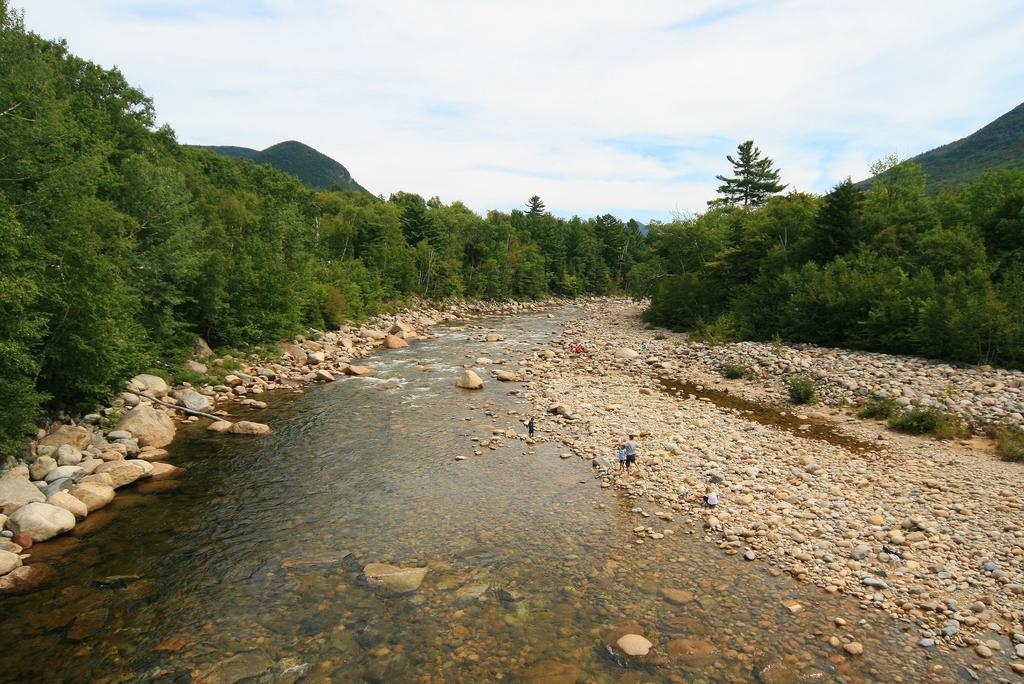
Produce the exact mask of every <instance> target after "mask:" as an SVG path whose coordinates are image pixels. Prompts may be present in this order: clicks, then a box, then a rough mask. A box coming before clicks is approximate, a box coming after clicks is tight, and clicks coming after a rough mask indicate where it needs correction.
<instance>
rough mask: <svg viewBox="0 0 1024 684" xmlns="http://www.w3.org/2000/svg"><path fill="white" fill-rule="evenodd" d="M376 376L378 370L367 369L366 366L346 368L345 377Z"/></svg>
mask: <svg viewBox="0 0 1024 684" xmlns="http://www.w3.org/2000/svg"><path fill="white" fill-rule="evenodd" d="M376 374H377V371H376V370H374V369H373V368H367V367H366V366H347V367H346V368H345V375H353V376H355V377H357V378H365V377H368V376H371V375H376Z"/></svg>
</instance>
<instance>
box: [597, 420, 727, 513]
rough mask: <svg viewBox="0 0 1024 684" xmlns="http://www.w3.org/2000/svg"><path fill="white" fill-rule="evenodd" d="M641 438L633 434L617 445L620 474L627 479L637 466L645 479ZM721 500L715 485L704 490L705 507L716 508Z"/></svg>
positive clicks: (710, 485)
mask: <svg viewBox="0 0 1024 684" xmlns="http://www.w3.org/2000/svg"><path fill="white" fill-rule="evenodd" d="M639 437H640V435H638V434H637V433H635V432H631V433H630V434H629V439H627V440H625V441H624V442H619V443H618V444H616V445H615V454H616V456H617V457H618V460H619V470H618V472H619V473H621V474H623V475H625V476H626V477H629V468H630V466H635V467H636V472H637V475H639V476H640V477H643V471H642V470H641V469H640V464H639V463H638V462H637V452H638V451H639V450H640V444H639V443H637V441H636V440H637V439H638V438H639ZM719 498H720V497H719V494H718V492H717V491H716V490H715V487H714V485H712V484H708V485H707V487H705V489H704V494H703V495H702V499H703V501H704V505H705V506H707V507H708V508H714V507H715V506H717V505H718V501H719Z"/></svg>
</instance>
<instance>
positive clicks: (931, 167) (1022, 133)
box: [862, 103, 1024, 194]
mask: <svg viewBox="0 0 1024 684" xmlns="http://www.w3.org/2000/svg"><path fill="white" fill-rule="evenodd" d="M910 161H914V162H917V163H918V164H920V165H921V166H922V167H923V168H924V170H925V172H926V173H927V174H928V186H927V188H928V192H929V193H932V194H934V193H936V192H938V191H939V190H941V189H943V188H946V187H950V186H954V185H960V184H962V183H967V182H969V181H971V180H973V179H975V178H977V177H978V176H980V175H981V174H982V173H984V172H986V171H991V170H993V169H1024V103H1021V104H1019V105H1017V106H1016V107H1014V108H1013V109H1011V110H1010V111H1008V112H1007V113H1006V114H1003V115H1002V116H1000V117H999V118H998V119H996V120H995V121H993V122H992V123H990V124H988V125H987V126H984V127H983V128H980V129H978V130H977V131H975V132H974V133H972V134H970V135H969V136H967V137H966V138H961V139H960V140H957V141H954V142H951V143H948V144H946V145H942V146H941V147H936V148H935V149H934V150H929V151H927V152H924V153H923V154H919V155H917V156H916V157H912V158H911V159H910ZM869 180H871V179H868V180H866V181H863V182H862V183H863V184H864V185H866V184H867V183H868V181H869Z"/></svg>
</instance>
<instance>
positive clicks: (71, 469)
mask: <svg viewBox="0 0 1024 684" xmlns="http://www.w3.org/2000/svg"><path fill="white" fill-rule="evenodd" d="M85 475H86V473H85V468H83V467H82V466H75V465H66V466H58V467H56V468H54V469H53V470H51V471H50V472H49V473H47V474H46V478H45V479H46V481H47V482H56V481H57V480H64V479H70V480H71V481H72V482H78V481H79V480H81V479H82V478H83V477H85Z"/></svg>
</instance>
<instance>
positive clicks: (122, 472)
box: [95, 460, 148, 489]
mask: <svg viewBox="0 0 1024 684" xmlns="http://www.w3.org/2000/svg"><path fill="white" fill-rule="evenodd" d="M143 463H145V461H135V460H131V461H110V462H109V463H104V464H103V465H101V466H100V467H98V468H96V473H95V474H97V475H101V474H106V475H109V476H110V479H111V480H113V483H114V488H115V489H117V488H119V487H124V486H125V485H130V484H131V483H132V482H135V481H136V480H138V479H139V478H140V477H144V476H145V475H146V473H147V472H148V471H147V470H146V468H145V467H144V466H143V465H142V464H143ZM147 465H148V464H147Z"/></svg>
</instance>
